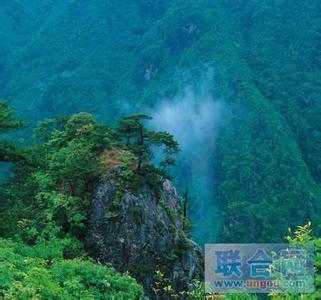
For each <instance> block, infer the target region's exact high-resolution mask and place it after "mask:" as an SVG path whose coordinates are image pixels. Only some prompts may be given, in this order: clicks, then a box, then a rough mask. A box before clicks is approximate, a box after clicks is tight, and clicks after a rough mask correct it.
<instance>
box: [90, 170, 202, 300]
mask: <svg viewBox="0 0 321 300" xmlns="http://www.w3.org/2000/svg"><path fill="white" fill-rule="evenodd" d="M179 200H180V199H179V197H178V195H177V193H176V190H175V188H174V187H173V185H172V184H171V182H170V181H168V180H165V181H164V182H163V189H162V193H161V194H160V195H157V193H156V194H155V192H154V191H153V190H151V189H150V188H149V187H147V186H144V187H142V188H141V189H140V190H139V191H138V192H137V193H130V192H124V193H122V194H121V195H120V193H119V191H118V187H117V180H116V179H115V177H113V176H109V175H107V176H106V178H105V179H104V180H103V181H102V182H101V184H100V185H99V186H98V187H97V189H96V192H95V198H94V200H93V204H92V212H91V219H90V231H89V234H88V237H87V241H88V247H89V248H90V250H91V253H92V255H93V257H94V258H95V259H97V260H98V261H100V262H101V263H104V264H106V263H111V264H112V265H113V266H114V267H115V268H116V269H118V270H119V271H122V272H124V271H129V273H130V274H131V275H133V276H134V277H135V278H136V279H137V280H138V281H139V282H141V283H142V284H143V285H144V287H145V289H146V291H147V294H148V295H149V296H151V297H152V298H155V299H157V298H158V299H165V298H166V297H165V296H164V295H163V294H164V290H167V289H168V288H169V286H170V287H172V291H171V292H170V293H179V292H182V291H183V292H186V291H187V290H188V289H189V288H190V284H191V282H192V281H193V280H194V279H196V280H201V279H202V273H203V272H202V269H203V262H202V255H201V252H200V249H199V248H198V246H197V245H196V244H195V243H194V242H193V241H192V240H190V239H189V238H188V236H187V234H186V233H185V231H184V228H183V227H184V221H183V218H182V208H181V205H180V201H179ZM169 289H171V288H169ZM170 293H169V294H170ZM157 294H158V295H163V296H161V298H159V297H157Z"/></svg>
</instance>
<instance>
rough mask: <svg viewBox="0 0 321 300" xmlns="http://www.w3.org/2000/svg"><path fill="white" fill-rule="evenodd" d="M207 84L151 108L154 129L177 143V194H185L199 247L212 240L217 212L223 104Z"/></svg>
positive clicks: (188, 88) (216, 225)
mask: <svg viewBox="0 0 321 300" xmlns="http://www.w3.org/2000/svg"><path fill="white" fill-rule="evenodd" d="M209 86H210V85H209V81H205V82H202V83H200V84H199V88H198V89H197V90H196V89H195V88H193V87H191V86H187V87H185V88H184V89H183V90H182V91H181V92H180V93H178V94H177V95H176V96H175V97H173V98H171V99H164V100H162V101H161V102H160V104H159V105H157V106H156V108H153V114H152V115H153V126H154V127H155V128H157V129H158V130H164V131H167V132H169V133H171V134H172V135H174V137H175V139H176V140H177V141H178V143H179V145H180V149H181V152H180V153H179V155H178V156H177V167H176V168H175V174H174V177H175V180H176V182H175V183H176V185H177V187H178V190H179V191H180V192H181V193H182V192H184V190H186V189H187V190H188V195H189V197H188V215H189V217H190V218H191V220H192V223H193V225H194V226H195V227H194V228H193V230H192V234H193V237H194V238H195V239H196V240H197V241H198V242H199V243H200V244H204V243H209V242H213V241H214V240H215V236H216V233H217V229H218V227H219V226H218V223H219V209H218V205H217V203H216V201H215V190H214V182H215V170H214V162H213V155H214V153H215V147H216V139H217V135H218V132H219V128H220V124H221V121H222V117H223V111H224V105H223V101H221V100H215V99H213V97H212V95H211V92H210V88H209Z"/></svg>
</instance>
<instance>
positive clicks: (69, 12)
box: [0, 0, 321, 242]
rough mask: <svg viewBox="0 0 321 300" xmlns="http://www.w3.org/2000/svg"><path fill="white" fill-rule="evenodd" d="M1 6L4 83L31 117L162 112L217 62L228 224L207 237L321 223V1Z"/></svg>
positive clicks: (217, 153)
mask: <svg viewBox="0 0 321 300" xmlns="http://www.w3.org/2000/svg"><path fill="white" fill-rule="evenodd" d="M0 15H1V19H2V20H3V22H4V23H5V26H2V27H1V29H0V36H1V47H0V49H1V58H0V95H1V98H6V99H8V100H9V101H10V103H11V104H12V105H13V106H14V107H15V109H16V110H17V112H18V114H19V115H20V116H23V117H24V118H25V119H26V120H28V121H29V122H31V123H32V124H34V123H35V122H36V121H38V120H42V119H43V118H44V117H51V116H57V115H68V114H72V113H76V112H79V111H88V112H92V113H94V114H96V115H97V116H98V118H99V119H100V120H104V121H106V120H109V121H110V120H111V121H113V120H114V119H115V117H116V116H119V115H122V114H124V113H126V112H127V111H138V110H145V109H148V110H153V109H154V108H155V107H156V106H157V104H158V103H160V102H161V101H162V99H164V98H167V99H169V100H170V99H173V98H174V97H175V95H176V94H177V93H179V91H181V90H182V89H184V87H185V86H187V85H188V86H190V87H191V88H192V89H197V88H198V86H199V82H201V81H202V80H203V79H204V78H207V77H208V76H207V74H208V72H209V70H210V72H211V73H212V74H213V76H211V77H210V78H209V79H207V85H208V87H209V90H210V93H211V95H212V97H213V99H221V101H222V102H223V103H224V106H225V111H224V118H223V119H224V122H222V124H221V126H220V130H219V134H218V137H217V140H216V142H215V145H213V146H212V153H213V157H214V158H213V162H211V163H212V168H213V170H214V174H215V176H214V178H213V180H212V179H211V180H210V182H211V185H210V186H208V189H213V190H214V193H215V196H214V197H213V199H211V200H212V201H213V203H214V204H215V206H218V207H219V208H220V216H219V219H220V220H217V226H219V229H218V230H215V231H217V232H219V233H220V234H219V235H218V236H217V235H216V234H215V235H214V234H212V233H211V232H210V231H209V233H208V235H207V236H205V237H203V238H202V239H203V240H205V241H214V240H221V241H232V242H236V241H237V242H242V241H247V242H262V241H265V242H268V241H274V242H276V241H282V240H283V237H284V235H285V234H286V232H287V229H288V227H295V226H296V225H300V224H304V223H306V222H307V220H308V219H311V220H312V223H313V224H314V226H315V227H316V228H319V227H320V225H321V224H320V220H319V219H318V214H319V212H320V209H321V201H320V196H321V190H320V182H321V156H320V154H319V148H320V146H321V126H320V124H319V120H320V116H321V101H320V100H321V99H320V97H321V93H320V89H321V84H320V83H321V82H320V68H321V61H320V49H321V31H320V25H321V3H320V1H317V0H311V1H304V2H303V1H294V2H293V1H286V0H273V1H265V0H262V1H256V0H249V1H235V0H219V1H215V2H214V1H208V0H193V1H192V0H188V1H186V0H185V1H183V0H172V1H157V0H154V1H153V0H133V1H129V2H128V1H123V0H121V1H114V0H109V1H107V0H106V1H98V0H90V1H89V0H78V1H77V0H73V1H44V0H42V1H40V0H37V1H32V3H26V2H24V1H18V0H16V1H4V2H3V3H2V4H1V6H0ZM200 101H201V100H200ZM207 143H209V144H211V141H204V144H207ZM191 188H192V189H194V190H197V188H198V187H197V186H192V187H191ZM197 201H201V200H200V199H197ZM197 201H195V202H196V203H194V204H193V206H192V207H195V206H197V205H198V203H197ZM190 213H191V214H193V212H190ZM216 218H217V217H215V220H214V221H215V222H216ZM194 223H195V225H196V226H202V221H201V220H199V219H198V218H194ZM220 224H222V225H220Z"/></svg>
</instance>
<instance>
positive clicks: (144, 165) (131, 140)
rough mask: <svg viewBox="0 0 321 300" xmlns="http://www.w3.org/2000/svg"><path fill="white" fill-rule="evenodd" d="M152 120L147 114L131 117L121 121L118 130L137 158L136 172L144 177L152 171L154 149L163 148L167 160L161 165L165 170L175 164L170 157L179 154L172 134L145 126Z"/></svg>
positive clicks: (119, 135) (120, 136) (127, 146)
mask: <svg viewBox="0 0 321 300" xmlns="http://www.w3.org/2000/svg"><path fill="white" fill-rule="evenodd" d="M151 119H152V117H150V116H148V115H145V114H135V115H130V116H127V117H125V118H123V119H122V120H120V122H119V127H118V128H117V134H118V137H119V138H120V139H123V140H125V145H126V148H127V149H128V150H129V151H130V152H132V153H133V154H134V155H135V157H136V158H137V168H136V172H137V173H138V174H142V175H143V174H144V172H145V171H146V170H147V169H150V165H151V161H152V159H153V157H154V155H153V148H155V147H160V148H163V154H165V158H164V160H163V161H162V162H161V163H160V165H161V166H162V167H163V169H165V168H166V167H168V166H170V165H174V164H175V159H173V158H172V157H170V155H173V154H176V153H177V152H179V146H178V143H177V142H176V141H175V139H174V137H173V136H172V135H171V134H169V133H168V132H164V131H153V130H149V129H147V128H146V127H145V126H144V124H143V122H144V121H146V120H151Z"/></svg>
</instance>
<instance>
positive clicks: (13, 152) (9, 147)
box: [0, 101, 23, 162]
mask: <svg viewBox="0 0 321 300" xmlns="http://www.w3.org/2000/svg"><path fill="white" fill-rule="evenodd" d="M21 127H22V123H21V122H19V121H17V120H16V119H15V117H14V116H13V113H12V112H11V110H10V109H9V106H8V103H7V102H4V101H0V134H4V133H7V132H8V131H11V130H13V129H18V128H21ZM22 156H23V155H22V152H21V151H20V150H19V149H18V148H17V147H16V146H15V145H14V144H12V143H9V142H8V141H3V140H1V141H0V162H4V161H5V162H9V161H18V160H19V159H21V158H22Z"/></svg>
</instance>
